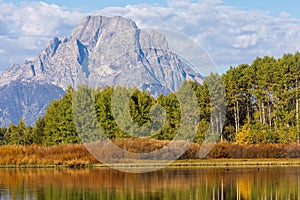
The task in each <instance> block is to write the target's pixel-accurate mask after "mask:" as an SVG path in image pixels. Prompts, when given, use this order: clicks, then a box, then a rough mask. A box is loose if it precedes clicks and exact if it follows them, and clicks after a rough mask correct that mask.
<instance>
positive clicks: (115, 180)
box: [0, 167, 300, 200]
mask: <svg viewBox="0 0 300 200" xmlns="http://www.w3.org/2000/svg"><path fill="white" fill-rule="evenodd" d="M0 199H1V200H2V199H51V200H53V199H58V200H63V199H120V200H122V199H178V200H182V199H209V200H211V199H255V200H256V199H300V168H299V167H265V168H261V167H260V168H166V169H162V170H159V171H155V172H150V173H144V174H130V173H124V172H119V171H116V170H113V169H107V168H105V169H103V168H98V169H0Z"/></svg>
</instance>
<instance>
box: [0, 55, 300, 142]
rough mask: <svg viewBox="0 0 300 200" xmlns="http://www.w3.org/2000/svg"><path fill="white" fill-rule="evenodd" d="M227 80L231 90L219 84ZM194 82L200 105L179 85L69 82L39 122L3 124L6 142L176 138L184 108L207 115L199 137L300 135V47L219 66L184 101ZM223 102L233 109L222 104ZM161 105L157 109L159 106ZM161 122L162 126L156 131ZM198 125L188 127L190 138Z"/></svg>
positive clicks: (281, 138)
mask: <svg viewBox="0 0 300 200" xmlns="http://www.w3.org/2000/svg"><path fill="white" fill-rule="evenodd" d="M221 81H222V82H223V83H224V88H225V91H223V90H224V88H222V87H220V84H217V83H222V82H221ZM189 85H190V86H192V88H193V90H194V92H195V95H196V97H197V99H198V102H197V103H198V106H197V105H190V106H186V107H182V106H183V104H182V105H180V104H181V103H180V99H181V97H180V95H179V93H170V94H169V95H168V96H164V95H159V96H158V97H157V98H154V97H152V96H151V95H150V94H149V92H147V91H140V90H138V89H136V88H132V89H128V88H124V87H120V86H116V87H110V86H107V87H105V88H103V89H99V88H98V89H92V88H90V87H88V86H80V87H79V88H78V90H76V91H74V90H73V89H72V88H71V87H69V88H68V89H67V91H66V94H65V95H64V96H63V97H62V99H60V100H54V101H52V102H51V103H50V105H49V106H48V108H47V110H46V113H45V115H44V116H43V117H40V118H38V119H37V121H36V123H35V125H34V126H33V127H30V126H28V127H27V126H25V123H24V121H23V120H22V119H21V120H20V122H19V123H18V125H14V124H11V125H10V126H9V127H7V128H6V127H2V128H0V145H5V144H21V145H28V144H31V143H35V144H43V145H56V144H67V143H80V142H90V141H95V140H101V139H103V138H104V137H103V136H105V137H107V138H110V139H118V138H128V137H152V138H155V139H160V140H172V139H173V138H174V136H175V135H176V134H177V133H178V130H179V129H180V128H181V127H182V126H181V125H182V119H183V118H185V117H184V116H182V114H183V113H182V109H187V110H188V111H189V112H192V113H193V114H195V113H197V115H199V118H200V119H199V120H198V121H199V123H198V129H197V134H196V137H195V138H194V141H195V142H198V143H202V142H203V141H204V140H205V139H206V138H207V133H222V134H221V136H222V137H221V138H220V140H221V141H229V142H236V143H240V144H259V143H292V142H297V141H298V142H299V139H300V137H299V136H300V124H299V123H300V119H299V109H300V108H299V103H300V102H299V100H300V91H299V90H300V53H298V52H297V53H295V54H286V55H284V56H283V57H282V58H280V59H275V58H273V57H269V56H265V57H263V58H256V59H255V60H254V61H253V63H252V64H241V65H239V66H236V67H230V69H229V70H228V71H227V72H226V73H225V74H223V75H222V76H219V75H217V74H211V75H210V76H209V77H207V78H206V79H205V80H204V83H203V84H200V85H199V84H196V83H195V82H190V81H187V82H183V85H182V86H181V88H183V90H182V94H181V95H182V96H183V97H184V100H183V103H184V104H185V102H191V100H192V98H191V96H190V95H189V94H188V90H186V89H185V87H186V86H189ZM224 92H225V93H224ZM178 95H179V96H178ZM224 96H225V97H226V98H224ZM182 99H183V98H182ZM191 104H192V103H191ZM222 104H225V105H226V109H225V108H224V107H220V105H222ZM185 105H189V104H188V103H186V104H185ZM162 108H163V109H162ZM153 110H156V111H157V112H156V113H151V112H152V111H153ZM161 110H164V112H161ZM164 114H165V115H164ZM225 116H226V117H225ZM224 117H225V122H224V124H223V121H222V119H223V118H224ZM160 120H162V122H163V124H160V123H161V122H160ZM191 120H194V119H191ZM223 125H224V126H223ZM153 127H156V128H157V130H156V129H155V130H152V131H150V132H149V131H148V130H151V128H153ZM192 132H193V130H184V135H185V136H186V137H184V138H189V137H190V136H191V135H192V134H191V133H192ZM142 133H145V134H142Z"/></svg>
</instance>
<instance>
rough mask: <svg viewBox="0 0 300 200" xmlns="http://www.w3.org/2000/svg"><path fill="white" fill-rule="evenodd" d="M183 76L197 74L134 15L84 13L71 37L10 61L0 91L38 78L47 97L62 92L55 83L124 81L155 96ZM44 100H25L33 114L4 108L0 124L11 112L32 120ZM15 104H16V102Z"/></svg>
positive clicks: (95, 84) (64, 85)
mask: <svg viewBox="0 0 300 200" xmlns="http://www.w3.org/2000/svg"><path fill="white" fill-rule="evenodd" d="M187 79H190V80H192V79H194V80H201V79H202V78H201V76H200V75H199V74H197V73H195V72H193V70H191V68H190V67H189V66H188V65H187V64H186V63H185V62H183V61H182V60H181V59H179V58H178V56H177V55H175V54H173V53H172V52H170V51H169V48H168V43H167V41H166V38H165V37H164V36H163V35H161V34H159V33H158V32H155V31H152V32H149V33H148V32H146V31H142V30H140V29H138V27H137V26H136V24H135V23H134V22H133V21H131V20H129V19H124V18H122V17H119V16H117V17H103V16H88V17H86V18H84V19H83V20H82V21H81V22H80V24H79V25H78V26H77V27H76V28H75V29H74V30H73V32H72V34H71V36H70V37H66V38H60V39H59V38H54V39H52V40H51V41H50V42H49V43H48V45H47V47H46V48H45V49H43V50H42V51H41V53H40V55H39V56H38V57H37V58H36V59H35V60H34V61H28V62H26V63H25V64H23V65H22V66H20V65H16V64H15V65H12V66H11V67H10V68H9V69H7V70H6V71H4V72H3V74H2V75H1V78H0V87H2V88H0V91H1V89H2V90H3V88H5V90H6V91H8V90H10V89H9V88H10V87H11V86H10V83H11V82H14V83H20V84H21V85H22V84H24V83H34V84H41V85H43V87H49V89H53V90H54V91H55V92H54V93H55V94H54V95H49V97H45V98H48V100H49V101H51V100H52V99H53V98H57V97H59V96H60V95H61V93H60V92H58V90H57V88H62V89H64V90H65V89H67V88H68V86H70V85H71V86H73V87H77V86H79V85H81V84H87V85H90V86H93V87H98V86H101V87H103V86H105V85H123V86H127V87H134V86H135V87H137V88H140V89H143V90H149V91H150V93H151V94H153V95H155V96H156V95H158V94H160V93H163V94H167V93H169V92H171V91H176V90H177V89H178V88H179V87H180V85H181V83H182V81H183V80H187ZM52 86H55V87H54V88H51V87H52ZM15 87H16V86H15V85H14V87H13V88H12V89H11V90H13V89H14V88H15ZM37 88H38V87H37ZM39 92H40V90H36V91H34V93H39ZM49 92H50V93H51V91H49ZM34 93H33V95H32V98H34V99H36V98H37V96H39V94H34ZM14 98H18V97H14ZM49 101H43V102H41V103H44V105H35V104H32V105H27V106H28V107H29V108H30V109H31V110H32V112H31V113H32V115H35V116H34V117H30V116H29V114H25V112H23V111H22V112H21V111H20V112H19V114H16V115H15V116H14V114H10V115H4V114H3V115H1V116H0V117H1V118H0V120H1V121H0V124H7V122H8V121H9V119H10V120H11V121H13V122H15V121H16V120H15V119H14V118H20V117H23V118H24V119H25V122H27V123H30V124H32V123H33V122H34V119H35V118H36V117H37V116H38V115H40V114H42V113H43V112H44V110H45V107H46V105H48V103H49ZM20 102H21V101H20ZM20 102H19V103H20ZM33 102H34V101H33ZM10 105H11V104H10V103H9V102H5V101H4V100H3V101H2V102H0V108H1V107H2V108H3V109H5V106H8V107H9V106H10ZM14 106H15V107H18V108H19V107H20V106H21V105H18V103H16V104H15V105H14ZM35 106H37V108H34V107H35ZM7 109H9V108H7ZM24 109H25V108H24ZM24 109H23V110H24ZM21 110H22V109H21ZM25 110H26V109H25ZM27 110H28V109H27ZM0 112H1V111H0ZM13 113H15V112H13ZM26 113H28V112H26ZM29 113H30V112H29ZM0 114H1V113H0ZM11 117H12V118H11ZM7 118H9V119H7ZM29 118H30V120H27V119H29ZM12 119H13V120H12Z"/></svg>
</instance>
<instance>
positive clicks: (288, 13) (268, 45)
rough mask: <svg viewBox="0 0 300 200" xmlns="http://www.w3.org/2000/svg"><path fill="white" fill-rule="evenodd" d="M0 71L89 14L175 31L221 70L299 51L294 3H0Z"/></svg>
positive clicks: (299, 22) (299, 9)
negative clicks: (188, 39) (202, 51)
mask: <svg viewBox="0 0 300 200" xmlns="http://www.w3.org/2000/svg"><path fill="white" fill-rule="evenodd" d="M0 10H1V12H0V71H2V70H3V69H5V68H7V67H8V66H9V64H12V63H19V64H22V63H24V61H25V60H32V59H35V57H36V56H37V55H38V53H39V52H40V51H41V50H42V49H43V48H44V47H45V46H46V44H47V42H48V41H49V40H50V39H51V38H53V37H65V36H69V35H70V33H71V31H72V29H73V28H74V27H75V26H76V25H77V24H78V23H79V21H80V20H81V19H82V18H83V17H84V16H86V15H89V14H100V15H106V16H112V15H121V16H123V17H125V18H129V19H132V20H134V21H135V22H136V23H137V25H138V26H139V27H141V28H143V27H158V28H168V29H171V30H175V31H178V32H180V33H182V34H185V35H186V36H188V37H190V38H191V39H192V40H194V41H195V42H197V43H198V44H199V45H201V46H202V47H203V48H204V49H205V50H206V51H207V52H208V54H209V55H210V56H211V58H212V59H213V60H214V62H215V63H216V65H217V66H218V67H219V68H220V71H221V72H224V71H226V70H227V69H228V68H229V66H235V65H238V64H241V63H250V62H251V61H252V60H254V59H255V57H257V56H260V57H262V56H264V55H270V56H274V57H281V56H282V55H283V54H284V53H294V52H296V51H300V45H299V44H300V42H299V41H300V3H298V2H297V1H296V0H278V1H274V0H202V1H196V0H169V1H158V0H154V1H138V0H127V1H122V0H121V1H120V0H118V1H117V0H110V1H99V0H88V1H59V0H41V1H15V0H13V1H8V0H0Z"/></svg>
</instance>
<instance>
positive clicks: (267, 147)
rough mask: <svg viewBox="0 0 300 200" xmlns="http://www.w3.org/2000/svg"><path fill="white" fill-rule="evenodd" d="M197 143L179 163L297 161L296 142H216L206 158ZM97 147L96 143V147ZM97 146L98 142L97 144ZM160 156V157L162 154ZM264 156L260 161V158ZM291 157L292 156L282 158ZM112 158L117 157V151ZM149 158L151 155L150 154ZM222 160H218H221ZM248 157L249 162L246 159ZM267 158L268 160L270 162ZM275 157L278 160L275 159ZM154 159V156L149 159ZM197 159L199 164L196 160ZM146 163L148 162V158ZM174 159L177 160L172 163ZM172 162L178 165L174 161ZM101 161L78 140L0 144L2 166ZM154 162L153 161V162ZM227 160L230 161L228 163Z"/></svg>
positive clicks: (123, 143) (152, 146) (138, 145)
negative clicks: (51, 143)
mask: <svg viewBox="0 0 300 200" xmlns="http://www.w3.org/2000/svg"><path fill="white" fill-rule="evenodd" d="M113 142H114V144H115V145H116V146H118V147H119V148H121V149H124V150H126V151H129V152H135V153H142V152H143V153H146V152H152V151H155V150H158V149H160V148H162V147H164V146H166V145H167V144H168V143H169V142H170V141H161V140H155V139H149V138H137V139H119V140H115V141H113ZM200 147H201V145H199V144H195V143H193V144H191V146H190V147H189V149H188V150H187V151H186V152H185V153H184V154H183V155H182V156H181V157H180V160H185V163H181V165H189V166H193V165H196V164H193V163H195V162H196V163H198V164H197V165H202V164H203V165H214V164H215V163H221V165H223V164H224V165H227V164H228V162H231V160H233V161H232V162H235V163H241V164H243V163H248V164H249V165H255V164H257V163H265V164H268V162H269V163H270V165H273V164H272V163H274V162H275V163H279V162H281V163H283V164H284V165H285V164H287V165H288V164H297V163H298V164H299V163H300V162H299V160H298V159H297V158H300V144H258V145H238V144H230V143H218V144H216V145H215V146H214V148H213V149H212V151H211V152H210V153H209V154H208V155H207V156H206V159H204V160H203V159H202V160H199V158H198V154H199V149H200ZM98 148H99V147H98ZM100 148H101V146H100ZM104 152H106V154H107V155H106V156H108V157H109V156H116V155H114V152H108V151H105V150H104ZM162 158H164V157H162ZM266 158H269V159H267V160H266V161H264V159H266ZM287 158H295V159H293V160H292V163H291V159H288V160H284V159H287ZM116 159H119V157H118V155H117V156H116ZM150 159H151V158H150ZM224 159H225V161H226V162H224V161H222V160H224ZM249 159H250V161H251V162H249ZM270 159H271V161H272V162H270ZM277 159H279V160H277ZM153 162H155V160H153ZM199 162H200V164H199ZM149 163H151V162H150V161H149ZM176 163H177V164H176ZM176 163H175V164H174V166H176V165H178V163H180V161H179V162H176ZM99 164H101V163H100V162H99V161H98V160H97V159H96V158H95V157H94V156H92V155H91V154H90V153H89V151H88V150H87V149H86V148H85V146H84V145H82V144H67V145H59V146H51V147H43V146H39V145H29V146H21V145H7V146H0V165H2V166H9V165H11V166H58V165H59V166H64V165H65V166H91V165H99ZM154 164H155V163H154ZM229 164H230V163H229Z"/></svg>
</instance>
